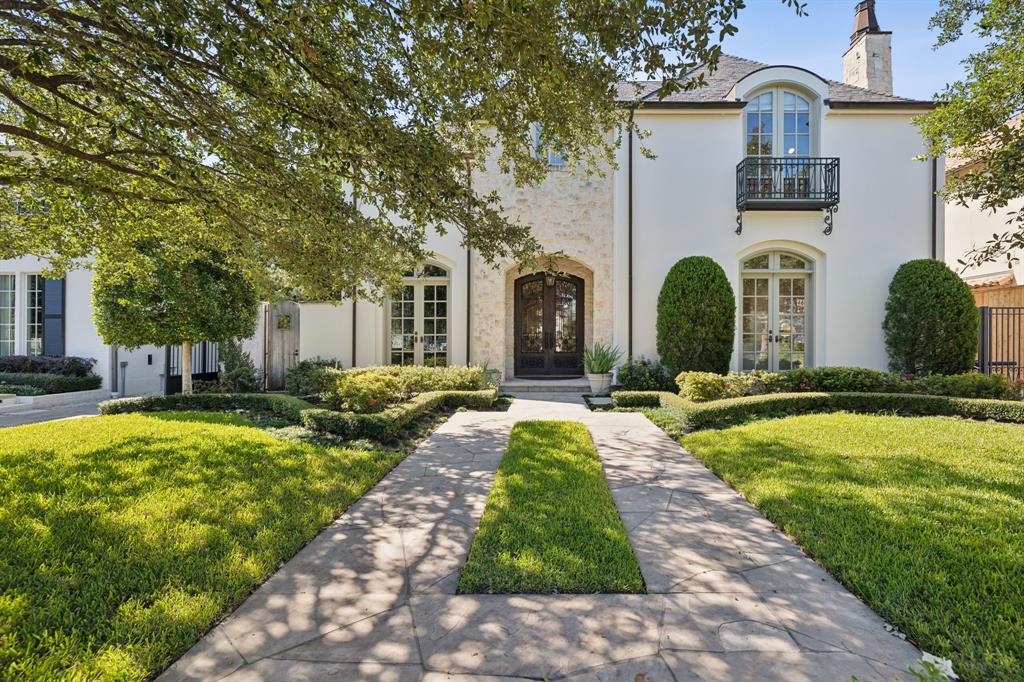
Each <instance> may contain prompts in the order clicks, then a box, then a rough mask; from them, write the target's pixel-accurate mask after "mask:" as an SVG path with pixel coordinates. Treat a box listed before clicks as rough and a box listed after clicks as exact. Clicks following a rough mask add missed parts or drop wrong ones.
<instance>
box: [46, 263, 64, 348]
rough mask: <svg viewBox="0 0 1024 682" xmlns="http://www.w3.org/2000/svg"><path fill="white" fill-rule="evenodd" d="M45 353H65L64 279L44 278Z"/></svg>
mask: <svg viewBox="0 0 1024 682" xmlns="http://www.w3.org/2000/svg"><path fill="white" fill-rule="evenodd" d="M43 355H64V279H63V278H61V279H44V280H43Z"/></svg>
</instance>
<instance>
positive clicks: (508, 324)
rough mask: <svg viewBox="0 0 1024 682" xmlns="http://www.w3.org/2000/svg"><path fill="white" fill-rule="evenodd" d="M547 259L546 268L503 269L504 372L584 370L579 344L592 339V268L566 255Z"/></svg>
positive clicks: (549, 373)
mask: <svg viewBox="0 0 1024 682" xmlns="http://www.w3.org/2000/svg"><path fill="white" fill-rule="evenodd" d="M550 260H551V262H550V263H549V264H548V265H549V270H550V271H549V272H548V273H547V274H545V273H539V272H529V271H523V270H521V269H519V268H518V267H511V268H510V269H509V270H507V271H506V273H505V344H504V345H505V372H504V374H505V376H506V377H511V376H526V377H545V376H547V377H574V376H581V375H582V374H583V356H582V353H583V347H584V346H587V345H590V344H592V343H593V342H594V320H593V318H594V315H593V311H594V274H593V271H592V270H591V269H590V268H589V267H587V266H586V265H584V264H582V263H580V262H579V261H576V260H573V259H571V258H567V257H562V256H559V257H554V258H552V259H550ZM524 286H525V287H526V294H527V296H526V298H525V300H524V296H523V288H524ZM530 306H532V311H531V310H528V308H530ZM531 312H532V315H533V318H532V320H530V319H527V316H528V314H530V313H531ZM537 334H540V336H539V337H538V336H537ZM570 349H572V350H570Z"/></svg>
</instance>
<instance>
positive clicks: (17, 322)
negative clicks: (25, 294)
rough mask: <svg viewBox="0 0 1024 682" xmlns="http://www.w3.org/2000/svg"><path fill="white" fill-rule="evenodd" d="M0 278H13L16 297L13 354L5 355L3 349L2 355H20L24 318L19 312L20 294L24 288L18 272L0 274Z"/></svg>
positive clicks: (13, 316) (13, 321)
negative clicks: (20, 329) (21, 326)
mask: <svg viewBox="0 0 1024 682" xmlns="http://www.w3.org/2000/svg"><path fill="white" fill-rule="evenodd" d="M0 277H5V278H6V277H10V278H11V282H12V283H13V286H14V295H13V296H12V298H13V302H14V305H13V309H14V312H13V315H12V320H11V322H12V324H13V325H14V334H13V336H12V339H11V341H12V345H11V352H10V353H9V354H8V353H4V352H3V351H2V349H0V355H20V354H21V353H19V351H20V350H21V348H20V346H21V337H20V333H19V328H20V325H21V317H22V316H21V315H20V314H19V311H20V309H21V300H20V294H21V290H22V287H20V286H18V281H19V279H20V277H18V273H16V272H0Z"/></svg>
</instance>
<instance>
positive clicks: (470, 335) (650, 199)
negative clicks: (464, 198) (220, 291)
mask: <svg viewBox="0 0 1024 682" xmlns="http://www.w3.org/2000/svg"><path fill="white" fill-rule="evenodd" d="M735 64H736V65H737V67H736V68H738V67H741V66H743V67H745V70H744V71H743V73H742V74H741V75H740V76H739V77H737V78H736V79H735V80H734V81H733V82H729V83H727V84H726V87H724V88H723V89H722V90H721V97H719V98H718V99H716V100H714V101H710V102H698V103H697V104H693V103H688V102H684V103H681V104H679V105H678V106H676V105H672V106H668V105H659V106H651V107H641V108H640V109H639V110H638V111H637V112H636V122H637V124H638V125H639V126H640V127H641V128H643V129H646V130H647V131H649V132H650V135H649V136H648V137H646V138H645V139H644V140H643V142H642V144H643V145H644V146H646V147H647V148H648V149H649V150H650V151H651V152H652V153H653V155H654V158H647V157H646V156H645V155H643V154H642V153H641V150H640V145H641V142H640V141H636V143H635V144H634V146H633V153H632V157H630V154H629V146H628V144H626V143H624V144H622V145H621V147H620V148H619V149H618V150H617V153H616V159H615V164H614V166H613V167H608V168H604V169H601V171H602V172H600V173H594V174H588V173H585V172H584V171H582V170H579V169H574V168H572V167H571V166H558V167H552V168H551V170H550V172H549V174H548V176H547V178H546V179H545V180H544V181H543V182H542V183H540V184H539V185H538V186H535V187H527V188H523V187H517V186H516V185H515V184H514V182H513V181H512V180H511V178H509V177H507V176H505V175H503V174H502V173H501V172H500V171H499V169H498V168H497V166H496V164H494V163H492V162H488V163H486V164H485V169H483V170H478V171H476V172H475V174H474V177H473V184H474V187H475V188H477V189H478V190H480V191H481V192H489V191H492V190H493V191H496V192H497V193H498V194H499V196H500V197H501V198H502V204H503V207H504V210H505V211H506V213H507V215H508V216H509V217H510V218H511V219H513V220H516V221H519V222H521V223H523V224H527V225H529V226H530V227H531V229H532V231H533V234H534V236H535V237H536V238H537V239H538V240H539V242H540V243H541V245H542V247H543V249H544V251H545V253H546V254H548V255H549V256H550V257H551V259H550V263H551V267H552V268H553V269H554V270H556V271H557V272H558V273H561V275H564V277H565V278H566V280H567V281H568V280H571V281H572V282H574V283H576V284H575V286H579V287H581V288H580V289H578V290H577V294H578V300H576V301H575V308H573V311H574V312H573V315H575V316H576V317H575V318H573V319H574V320H575V319H580V320H581V324H580V325H579V332H578V335H579V338H574V339H572V343H574V344H576V346H577V347H582V345H583V344H588V345H589V344H593V343H595V342H602V343H610V344H614V345H617V346H619V347H620V348H621V349H622V350H623V351H624V352H625V353H627V354H630V355H632V356H641V355H643V356H647V357H655V358H656V357H657V339H656V333H655V320H656V316H657V299H658V294H659V292H660V290H661V287H662V284H663V281H664V278H665V275H666V273H667V272H668V271H669V269H670V268H671V267H672V266H673V264H675V263H676V262H677V261H678V260H680V259H681V258H684V257H687V256H694V255H700V256H708V257H710V258H712V259H714V260H715V261H716V262H717V263H718V264H720V265H721V266H722V268H723V269H724V271H725V272H726V274H727V276H728V278H729V280H730V283H731V284H732V287H733V290H734V292H735V293H736V295H737V318H736V322H737V334H736V340H735V348H734V353H733V358H732V367H733V368H734V369H743V368H746V365H745V364H744V355H743V348H744V345H743V344H744V339H743V336H742V331H743V329H744V318H743V315H744V310H745V308H744V306H745V305H746V303H745V302H744V300H743V298H742V296H743V291H744V287H745V284H744V281H743V280H744V276H745V275H744V274H743V266H742V264H743V263H744V261H746V260H747V259H748V258H750V257H752V256H756V255H758V254H762V253H765V252H769V251H770V252H772V253H775V254H781V253H784V254H792V255H794V256H796V257H798V258H799V259H801V261H802V262H803V263H804V264H805V267H806V271H805V272H804V273H803V274H802V275H801V277H802V282H803V283H802V284H801V286H802V287H803V286H805V287H806V291H805V292H803V293H802V294H801V296H802V298H801V301H800V303H799V305H800V307H801V309H802V310H804V311H805V313H806V316H805V318H802V319H801V321H800V323H799V324H800V325H801V336H800V339H801V340H800V344H801V356H800V360H799V363H800V366H803V365H807V366H823V365H854V366H862V367H873V368H880V369H881V368H885V367H886V365H887V358H886V354H885V349H884V344H883V339H882V331H881V323H882V318H883V314H884V304H885V298H886V293H887V288H888V285H889V282H890V280H891V278H892V275H893V274H894V273H895V271H896V269H897V268H898V267H899V266H900V265H901V264H902V263H904V262H906V261H908V260H911V259H915V258H928V257H936V256H937V257H939V258H942V257H944V256H946V257H948V256H949V254H950V253H952V252H953V251H956V250H957V249H960V248H962V245H961V244H960V243H959V241H947V240H946V239H945V235H944V220H945V214H946V213H947V211H945V210H943V206H942V205H941V203H940V202H938V200H937V199H936V197H935V194H934V191H933V188H939V187H941V184H942V183H941V180H939V179H940V178H942V177H943V169H942V161H941V160H939V161H938V162H937V163H934V164H933V163H931V162H922V161H919V160H916V159H915V157H917V156H918V155H920V154H921V153H922V152H923V151H924V149H923V145H922V140H921V137H920V135H919V133H918V130H917V129H916V127H915V126H914V124H913V118H914V116H916V115H918V114H920V113H922V112H924V111H925V110H926V109H927V106H928V105H927V103H914V102H911V101H909V100H899V101H895V100H897V99H898V98H888V100H887V101H883V102H881V103H879V102H878V101H866V102H865V103H864V104H863V105H862V106H858V104H857V102H856V101H855V100H854V101H851V100H850V92H851V89H850V88H849V86H845V85H844V86H842V88H845V90H843V91H842V92H840V91H838V90H837V88H839V87H840V84H836V83H833V82H830V81H826V80H823V79H822V78H820V77H818V76H817V75H815V74H813V73H811V72H809V71H806V70H803V69H800V68H796V67H789V66H781V67H761V68H753V67H749V66H747V65H750V64H753V63H751V62H746V61H745V60H735ZM754 66H755V67H756V66H757V65H756V64H754ZM768 91H771V92H773V93H775V95H774V96H775V100H774V101H775V102H777V105H776V106H777V107H778V108H777V109H776V119H775V121H776V122H775V123H774V124H773V125H775V126H777V128H776V139H781V138H782V136H783V127H784V125H788V124H784V122H783V121H784V120H788V119H785V116H786V115H787V114H786V113H785V112H787V111H789V109H785V110H784V109H783V108H782V106H783V104H782V103H783V101H785V103H786V104H785V106H786V107H789V106H790V103H791V102H795V101H800V102H802V106H803V107H804V109H803V111H805V112H806V118H804V119H800V125H801V126H803V127H804V128H806V129H807V131H808V133H807V135H808V140H807V142H806V144H807V148H806V149H805V150H803V152H801V154H802V155H803V156H804V157H807V158H812V159H817V158H826V159H838V163H839V180H838V190H839V201H838V205H837V207H836V208H837V212H836V213H835V214H834V221H833V229H832V231H831V233H830V234H825V233H824V228H825V213H824V211H823V210H821V208H814V209H812V210H795V209H793V208H790V209H788V210H760V209H759V210H747V211H745V212H744V213H743V215H742V232H741V233H740V234H737V233H736V227H737V210H736V206H737V191H738V189H737V185H738V183H737V164H738V163H739V162H740V161H741V160H742V159H744V157H745V156H746V155H747V153H748V151H749V150H748V149H747V146H748V144H749V140H748V137H747V135H748V129H749V127H750V125H751V124H750V122H749V120H748V113H749V111H748V108H745V107H747V106H748V105H746V104H745V103H747V102H751V101H753V100H754V98H756V97H758V95H759V94H762V93H765V92H768ZM865 93H866V99H870V98H871V97H876V93H870V92H867V91H865ZM791 94H792V95H794V96H797V99H794V98H793V97H791V96H790V95H791ZM839 95H842V96H844V97H846V101H844V102H840V103H838V104H837V103H836V102H835V100H836V99H837V97H838V96H839ZM889 100H892V101H889ZM659 104H663V103H659ZM839 104H842V106H839ZM879 104H885V105H887V106H879ZM918 105H919V106H918ZM793 120H794V121H795V120H797V119H795V118H794V119H793ZM786 130H787V131H788V128H786ZM624 139H627V138H625V136H624ZM785 139H789V138H785ZM777 147H778V144H776V147H775V149H776V151H775V152H774V153H771V154H768V155H769V156H780V155H782V154H785V153H787V152H786V150H783V151H781V152H779V151H778V150H777ZM801 208H803V209H806V207H801ZM963 238H964V235H963V234H961V235H959V236H958V237H957V239H958V240H960V241H962V240H963ZM427 249H428V250H429V251H430V252H431V253H432V254H433V255H432V257H431V259H430V262H429V265H430V266H432V268H433V269H432V270H431V271H430V273H428V274H429V277H427V279H424V280H416V281H415V282H412V283H410V286H413V284H415V287H413V289H409V292H411V293H409V294H408V295H409V296H413V293H414V294H415V306H413V307H411V308H408V310H413V308H415V311H416V312H415V315H413V314H412V313H408V312H407V313H406V318H404V319H397V318H393V315H392V312H393V304H397V307H395V308H394V310H395V311H398V314H399V317H401V316H402V311H403V310H405V308H403V303H402V301H395V302H392V301H388V302H386V303H385V304H383V305H381V304H377V303H374V302H370V301H357V302H355V303H354V304H353V302H352V301H348V300H343V301H336V302H315V303H302V304H300V305H299V309H298V310H299V312H298V320H297V327H298V330H299V331H298V339H297V351H298V352H297V353H296V354H295V355H296V358H297V359H305V358H328V359H333V360H337V361H339V362H340V363H341V365H342V366H346V367H348V366H352V365H356V366H363V365H373V364H386V363H389V362H392V361H395V360H396V358H398V357H399V356H402V353H403V349H402V346H403V344H404V345H406V346H408V348H407V349H406V351H407V352H406V355H404V356H402V357H404V358H405V360H404V361H406V362H410V361H416V362H423V361H427V362H430V361H438V360H437V358H436V357H435V353H436V351H439V350H440V351H441V355H442V356H443V358H442V360H443V361H444V362H447V363H448V364H462V363H466V362H471V363H474V364H483V365H487V366H489V367H491V368H495V369H499V370H500V371H501V372H502V374H503V376H504V377H506V378H508V377H511V376H513V375H515V374H516V373H517V371H519V369H521V368H520V367H519V361H520V359H521V354H520V345H521V344H522V343H526V342H525V341H524V340H523V339H525V336H523V335H522V334H518V335H517V329H518V328H517V326H516V325H517V319H519V314H520V311H519V309H520V307H522V306H525V305H526V304H524V303H521V301H519V300H518V299H517V291H518V289H517V288H516V287H517V285H516V283H517V281H519V282H520V284H522V282H523V281H524V280H522V279H521V278H524V277H528V276H529V275H531V274H532V273H530V272H528V271H522V270H521V269H520V267H519V264H517V263H513V262H504V263H497V264H495V265H493V266H489V265H487V264H484V263H483V262H481V260H480V259H479V258H477V257H476V255H475V254H471V253H467V251H466V249H465V248H464V247H463V246H462V245H461V243H460V238H459V235H458V233H457V232H456V231H454V230H453V231H449V232H448V233H447V234H445V235H439V234H431V235H430V236H429V237H428V242H427ZM773 258H777V256H773ZM39 269H40V268H39V263H38V262H37V261H34V260H32V259H21V260H19V261H7V262H4V263H2V265H0V273H4V272H14V273H16V274H18V275H19V276H22V275H24V274H25V273H27V272H32V271H38V270H39ZM439 269H440V270H439ZM439 273H440V274H439ZM748 276H749V273H748ZM67 283H68V285H67V307H68V312H67V327H66V329H67V349H66V352H67V353H68V354H75V355H85V356H87V357H95V358H96V359H97V361H98V363H97V371H98V372H99V373H100V374H101V375H102V376H104V378H105V381H106V382H108V384H109V377H110V376H111V372H110V367H109V363H110V358H111V353H110V349H109V348H106V347H105V346H104V345H103V344H102V342H101V341H100V340H99V338H98V337H97V335H96V333H95V329H94V327H93V325H92V323H91V319H90V318H91V311H90V308H89V303H88V300H89V291H88V289H89V275H88V273H86V272H76V273H71V274H70V275H69V276H68V279H67ZM546 286H550V283H546ZM773 286H774V285H773ZM414 290H415V291H414ZM400 296H401V295H400ZM434 297H439V298H438V299H437V300H440V297H443V303H444V307H443V308H442V307H441V306H440V305H437V304H435V299H434ZM777 298H779V299H780V300H781V294H780V295H779V297H777ZM427 299H429V300H427ZM410 302H412V299H411V298H410ZM545 305H548V304H547V303H545ZM773 305H775V306H776V307H777V306H778V305H781V304H779V303H777V302H776V303H773ZM442 310H443V313H442V312H440V311H442ZM545 310H547V309H546V308H545ZM748 312H749V311H748ZM544 314H545V315H547V314H548V313H547V312H545V313H544ZM773 314H775V313H773ZM538 319H539V318H538ZM524 324H525V323H524ZM545 324H547V323H546V322H545ZM786 324H788V325H792V324H793V321H792V320H791V319H790V320H788V321H787V322H786ZM264 325H265V322H264V321H263V320H261V327H260V330H258V332H257V334H256V337H255V338H254V339H253V340H251V341H249V342H248V343H247V344H246V347H247V349H248V350H249V351H250V352H251V353H252V355H253V357H254V360H255V361H256V363H257V365H260V366H262V365H263V364H264V363H265V362H266V358H268V357H270V356H269V354H268V353H267V350H268V349H267V344H266V339H267V330H266V328H265V326H264ZM403 325H406V326H405V328H404V332H405V335H404V337H403V336H402V334H401V333H397V334H396V333H395V332H396V330H397V331H398V332H402V331H403ZM770 325H772V326H774V325H775V323H770ZM804 325H805V329H804V328H803V326H804ZM563 326H564V325H563ZM544 328H545V330H546V329H547V326H545V327H544ZM442 330H443V331H442ZM778 331H779V330H778V329H773V330H769V331H768V333H767V334H765V333H764V332H765V330H761V331H760V332H759V333H760V334H761V336H762V337H766V338H767V339H768V341H769V342H771V341H772V339H771V338H770V337H771V336H772V333H775V334H777V333H778ZM564 333H566V332H565V330H564V329H561V330H560V331H559V332H558V334H559V335H560V336H559V341H556V342H555V343H556V345H557V344H558V343H562V342H563V340H562V335H564ZM545 334H547V331H545ZM538 338H539V337H538ZM794 338H795V337H794ZM748 341H749V340H748ZM544 343H545V344H547V343H548V341H547V336H545V337H544ZM776 343H778V341H777V339H776ZM748 345H749V344H748ZM790 349H792V345H791V346H790ZM151 354H155V355H156V358H155V359H154V361H153V364H152V365H150V364H148V359H149V356H150V355H151ZM118 357H119V361H123V360H125V359H127V361H128V362H129V365H128V367H127V373H126V377H127V386H126V392H128V393H144V392H157V391H159V390H160V388H161V386H162V383H161V382H162V376H161V374H162V372H163V371H164V362H163V354H162V352H159V351H157V349H139V350H138V351H135V352H132V353H126V352H124V351H123V350H122V351H121V353H120V354H119V356H118ZM781 368H784V367H783V365H781V364H779V363H776V365H775V366H772V367H770V369H781ZM556 374H557V372H556ZM133 382H137V383H133Z"/></svg>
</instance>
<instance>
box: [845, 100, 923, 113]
mask: <svg viewBox="0 0 1024 682" xmlns="http://www.w3.org/2000/svg"><path fill="white" fill-rule="evenodd" d="M825 104H826V105H827V106H828V108H829V109H879V110H883V111H921V110H929V111H930V110H932V109H934V108H935V107H937V106H938V105H937V104H936V103H935V102H928V101H925V100H906V101H904V100H898V101H892V102H858V101H854V100H835V99H827V100H825Z"/></svg>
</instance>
